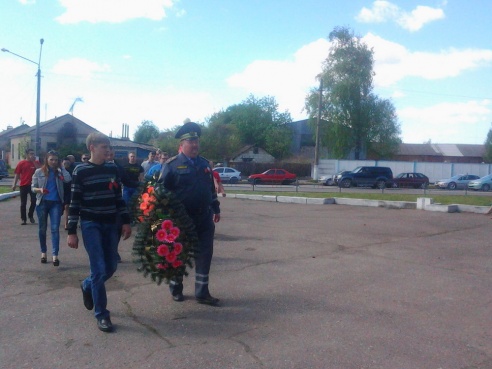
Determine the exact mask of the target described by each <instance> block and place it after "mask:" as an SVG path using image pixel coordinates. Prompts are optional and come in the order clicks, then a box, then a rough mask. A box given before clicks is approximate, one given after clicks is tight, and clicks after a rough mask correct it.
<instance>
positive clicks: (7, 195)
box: [0, 191, 20, 201]
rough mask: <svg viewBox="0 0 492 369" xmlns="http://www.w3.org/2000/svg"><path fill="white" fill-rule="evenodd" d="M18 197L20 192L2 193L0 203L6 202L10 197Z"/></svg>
mask: <svg viewBox="0 0 492 369" xmlns="http://www.w3.org/2000/svg"><path fill="white" fill-rule="evenodd" d="M19 195H20V191H14V192H7V193H2V194H1V195H0V201H3V200H8V199H10V198H12V197H16V196H19Z"/></svg>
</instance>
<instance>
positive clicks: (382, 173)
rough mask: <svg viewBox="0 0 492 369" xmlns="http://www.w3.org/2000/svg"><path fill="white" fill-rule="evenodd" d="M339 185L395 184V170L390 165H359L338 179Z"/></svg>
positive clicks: (368, 185) (371, 185)
mask: <svg viewBox="0 0 492 369" xmlns="http://www.w3.org/2000/svg"><path fill="white" fill-rule="evenodd" d="M338 186H340V187H344V188H349V187H357V186H364V187H374V188H385V187H391V186H393V172H392V171H391V168H388V167H357V168H355V169H354V170H353V171H351V172H349V173H347V174H344V175H342V176H341V177H340V179H339V181H338Z"/></svg>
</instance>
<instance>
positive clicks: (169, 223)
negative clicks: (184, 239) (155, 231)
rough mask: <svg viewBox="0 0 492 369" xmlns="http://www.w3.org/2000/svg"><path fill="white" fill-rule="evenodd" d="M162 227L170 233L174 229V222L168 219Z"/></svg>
mask: <svg viewBox="0 0 492 369" xmlns="http://www.w3.org/2000/svg"><path fill="white" fill-rule="evenodd" d="M161 227H162V229H165V230H166V231H169V230H170V229H171V228H173V222H172V221H170V220H169V219H166V220H165V221H163V222H162V226H161Z"/></svg>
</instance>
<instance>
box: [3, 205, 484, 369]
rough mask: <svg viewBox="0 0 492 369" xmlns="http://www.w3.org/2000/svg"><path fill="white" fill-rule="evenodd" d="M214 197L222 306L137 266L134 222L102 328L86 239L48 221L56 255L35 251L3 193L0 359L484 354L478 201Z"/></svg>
mask: <svg viewBox="0 0 492 369" xmlns="http://www.w3.org/2000/svg"><path fill="white" fill-rule="evenodd" d="M221 202H222V221H221V222H220V223H219V224H218V225H217V231H216V244H215V256H214V260H213V263H212V271H211V275H210V279H211V292H212V294H213V295H214V296H216V297H219V298H220V299H221V302H222V304H221V306H220V307H210V306H205V305H199V304H197V303H196V302H195V300H194V299H193V298H192V294H193V280H194V275H193V272H191V273H190V276H189V277H188V278H186V279H185V290H184V292H185V297H186V300H185V301H184V302H182V303H177V302H174V301H172V299H171V296H170V294H169V292H168V288H167V286H166V285H161V286H157V285H156V284H155V283H153V282H152V281H151V280H149V279H144V278H143V276H142V275H141V274H139V273H138V272H137V271H136V265H135V264H133V263H132V261H131V260H132V256H131V248H132V242H133V236H132V237H131V238H130V239H129V240H127V241H124V242H121V244H120V253H121V255H122V257H123V263H122V264H119V267H118V271H117V272H116V274H115V275H114V276H113V278H112V279H111V280H110V281H109V282H108V283H107V289H108V299H109V303H108V308H109V310H110V311H111V318H112V321H113V324H114V325H115V332H114V333H111V334H107V333H103V332H100V331H99V330H98V329H97V327H96V320H95V319H94V317H93V315H92V312H89V311H87V310H86V309H85V308H84V306H83V303H82V296H81V292H80V287H79V284H80V281H81V280H82V279H83V278H84V277H85V276H86V275H87V273H88V261H87V255H86V252H85V250H84V249H83V247H82V246H80V248H79V249H78V250H72V249H69V248H68V246H66V233H65V231H63V230H61V234H62V236H61V239H62V244H61V251H60V256H59V257H60V261H61V264H60V266H59V267H58V268H56V267H53V265H52V264H50V263H48V264H44V265H43V264H41V263H40V251H39V246H38V237H37V224H36V225H29V224H28V225H26V226H21V225H20V219H19V203H20V201H19V198H14V199H10V200H7V201H1V202H0V214H1V215H0V239H1V240H0V284H1V286H2V288H1V290H0V342H1V345H0V368H6V369H20V368H36V369H38V368H39V369H54V368H77V369H82V368H118V369H126V368H129V369H130V368H176V369H179V368H183V369H185V368H198V369H214V368H217V369H219V368H220V369H232V368H237V369H255V368H270V369H291V368H297V369H306V368H319V369H491V368H492V247H491V241H490V240H491V230H492V219H491V218H490V215H489V216H487V215H481V214H473V213H461V214H459V213H455V214H448V213H440V212H428V211H419V210H408V209H386V208H369V207H358V206H343V205H300V204H285V203H271V202H265V201H252V200H240V199H232V198H225V199H222V200H221ZM134 229H135V228H134ZM49 250H50V248H49Z"/></svg>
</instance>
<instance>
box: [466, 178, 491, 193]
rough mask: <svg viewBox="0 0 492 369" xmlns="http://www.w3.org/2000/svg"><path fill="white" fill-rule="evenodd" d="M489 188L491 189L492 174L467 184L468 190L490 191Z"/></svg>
mask: <svg viewBox="0 0 492 369" xmlns="http://www.w3.org/2000/svg"><path fill="white" fill-rule="evenodd" d="M491 188H492V174H489V175H488V176H485V177H482V178H480V179H474V180H473V181H470V182H468V189H470V190H475V191H477V190H482V191H490V189H491Z"/></svg>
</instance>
